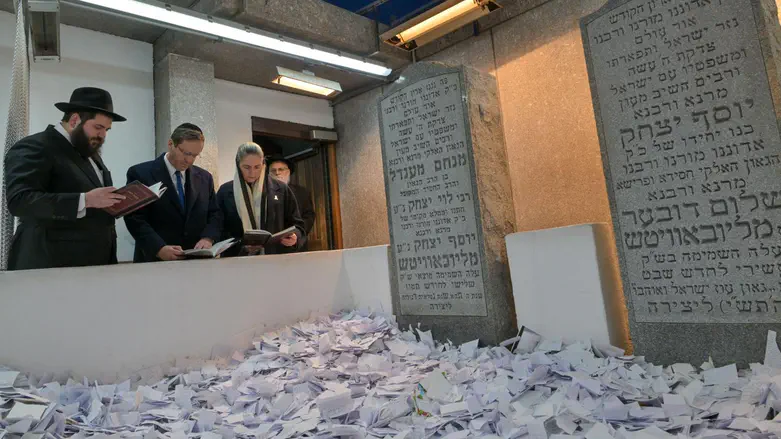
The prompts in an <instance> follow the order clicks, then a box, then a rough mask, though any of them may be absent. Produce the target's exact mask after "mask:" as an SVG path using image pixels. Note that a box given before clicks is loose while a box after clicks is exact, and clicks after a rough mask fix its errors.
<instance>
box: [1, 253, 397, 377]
mask: <svg viewBox="0 0 781 439" xmlns="http://www.w3.org/2000/svg"><path fill="white" fill-rule="evenodd" d="M304 272H305V275H302V273H304ZM0 285H2V288H0V303H2V306H0V334H2V337H0V365H6V366H9V367H11V368H15V369H16V370H21V371H24V372H27V373H33V374H36V375H37V376H40V375H43V374H45V373H54V374H55V375H57V376H59V375H60V374H63V373H70V374H72V376H75V377H78V378H81V377H82V376H87V377H88V378H91V379H98V380H100V381H102V382H113V381H116V380H122V379H124V378H125V377H129V376H131V375H132V374H134V373H137V372H139V371H143V372H141V374H142V375H146V373H147V372H148V371H149V370H150V369H154V368H157V367H159V366H164V365H166V364H169V365H173V364H172V363H173V362H177V363H180V361H178V360H182V359H184V358H185V357H189V358H201V359H209V357H210V356H211V355H212V354H213V353H216V352H217V351H219V352H228V353H229V354H230V353H231V352H232V351H233V350H234V349H240V350H244V349H246V348H248V347H249V346H250V342H251V341H252V339H253V338H254V336H255V335H256V334H257V335H259V334H262V333H264V332H266V331H268V330H272V329H276V328H278V327H281V326H284V325H289V324H293V323H296V322H298V321H300V320H303V319H307V318H308V317H309V316H310V314H311V313H313V312H315V313H322V312H326V313H327V312H338V311H340V310H344V309H353V308H356V307H358V308H373V309H379V308H385V307H387V308H386V311H388V312H389V311H390V300H391V299H390V294H391V293H390V277H389V272H388V247H387V246H380V247H368V248H362V249H354V250H344V251H329V252H310V253H301V254H292V255H273V256H257V257H248V258H229V259H224V260H223V259H218V260H205V261H204V260H201V261H181V262H158V263H147V264H124V265H115V266H110V267H88V268H65V269H48V270H35V271H17V272H0Z"/></svg>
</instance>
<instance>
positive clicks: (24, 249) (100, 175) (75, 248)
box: [5, 87, 126, 270]
mask: <svg viewBox="0 0 781 439" xmlns="http://www.w3.org/2000/svg"><path fill="white" fill-rule="evenodd" d="M55 107H57V109H59V110H61V111H63V112H64V116H63V118H62V121H61V122H60V123H58V124H56V125H49V127H48V128H46V130H45V131H43V132H41V133H38V134H33V135H32V136H29V137H26V138H24V139H22V140H20V141H19V142H17V143H16V144H15V145H14V146H12V147H11V149H9V150H8V153H6V157H5V178H6V182H7V183H6V201H7V203H8V210H9V211H10V212H11V214H13V215H14V216H16V217H18V218H19V220H20V224H19V227H18V228H17V230H16V233H15V234H14V237H13V241H12V242H11V249H10V254H9V259H8V269H9V270H26V269H34V268H50V267H78V266H88V265H104V264H116V263H117V233H116V229H115V227H114V217H112V216H111V215H109V214H108V213H106V212H105V211H103V210H102V209H103V208H105V207H110V206H113V205H114V204H116V203H118V202H119V201H120V200H122V199H124V197H123V196H122V195H118V194H115V193H113V192H114V191H115V190H116V189H115V188H114V187H113V186H112V184H113V183H112V180H111V173H110V172H109V170H108V168H106V165H105V164H104V163H103V160H102V159H101V157H100V149H101V147H102V146H103V143H104V142H105V140H106V133H107V132H108V130H110V129H111V124H112V122H122V121H124V120H126V119H125V118H124V117H122V116H120V115H118V114H116V113H114V105H113V102H112V99H111V95H110V94H109V93H108V92H107V91H105V90H101V89H98V88H91V87H86V88H79V89H76V90H74V91H73V93H72V95H71V98H70V102H60V103H57V104H55Z"/></svg>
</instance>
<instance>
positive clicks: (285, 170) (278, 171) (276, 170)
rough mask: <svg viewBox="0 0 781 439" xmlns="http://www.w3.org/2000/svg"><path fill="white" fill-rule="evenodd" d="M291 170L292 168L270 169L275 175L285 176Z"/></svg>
mask: <svg viewBox="0 0 781 439" xmlns="http://www.w3.org/2000/svg"><path fill="white" fill-rule="evenodd" d="M289 170H290V168H274V169H270V170H269V172H271V173H272V174H273V175H280V174H284V173H285V172H287V171H289Z"/></svg>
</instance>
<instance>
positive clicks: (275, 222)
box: [217, 142, 306, 257]
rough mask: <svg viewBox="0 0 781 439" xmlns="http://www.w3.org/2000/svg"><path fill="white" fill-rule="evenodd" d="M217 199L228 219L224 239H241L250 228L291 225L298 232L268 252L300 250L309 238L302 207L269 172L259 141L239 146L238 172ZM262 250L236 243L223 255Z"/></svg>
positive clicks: (269, 229) (275, 229)
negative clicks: (305, 228)
mask: <svg viewBox="0 0 781 439" xmlns="http://www.w3.org/2000/svg"><path fill="white" fill-rule="evenodd" d="M217 202H218V204H219V206H220V210H222V214H223V217H224V219H225V222H224V227H223V233H222V235H223V236H222V239H228V238H235V239H237V240H241V238H242V237H243V236H244V232H245V231H248V230H265V231H267V232H270V233H277V232H280V231H282V230H285V229H287V228H289V227H291V226H295V227H296V231H295V233H294V234H292V235H291V236H289V237H287V238H284V239H282V240H281V242H280V243H279V245H270V246H267V247H266V248H265V249H263V250H264V253H265V254H274V253H291V252H295V251H296V250H298V249H300V248H301V246H302V245H303V244H304V241H305V240H306V234H305V233H304V220H303V219H301V214H300V213H299V210H298V203H297V202H296V197H295V195H294V194H293V191H292V190H291V189H290V188H289V187H288V186H287V185H286V184H284V183H281V182H279V181H277V180H275V179H273V178H271V177H269V175H268V172H267V167H266V163H265V156H264V154H263V150H262V149H261V148H260V146H258V144H256V143H252V142H248V143H244V144H242V145H241V146H239V150H238V151H237V152H236V171H235V175H234V177H233V181H229V182H227V183H225V184H223V185H222V186H220V190H219V191H217ZM258 250H259V249H257V248H255V247H249V246H241V245H239V246H233V247H232V248H230V249H229V250H227V251H225V253H223V254H222V256H223V257H229V256H244V255H252V254H258V253H259V251H258Z"/></svg>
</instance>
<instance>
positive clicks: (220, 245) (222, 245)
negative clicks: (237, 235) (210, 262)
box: [184, 238, 236, 258]
mask: <svg viewBox="0 0 781 439" xmlns="http://www.w3.org/2000/svg"><path fill="white" fill-rule="evenodd" d="M235 243H236V240H235V239H233V238H228V239H226V240H225V241H220V242H216V243H214V245H212V248H202V249H200V250H196V249H190V250H185V251H184V257H185V258H216V257H217V256H219V255H220V254H222V252H224V251H225V250H227V249H229V248H231V246H233V244H235Z"/></svg>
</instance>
